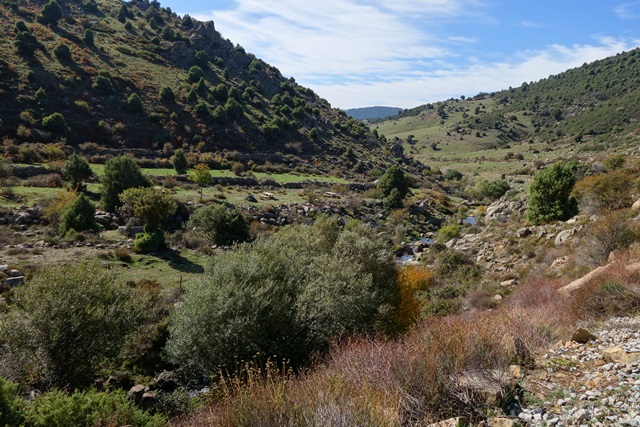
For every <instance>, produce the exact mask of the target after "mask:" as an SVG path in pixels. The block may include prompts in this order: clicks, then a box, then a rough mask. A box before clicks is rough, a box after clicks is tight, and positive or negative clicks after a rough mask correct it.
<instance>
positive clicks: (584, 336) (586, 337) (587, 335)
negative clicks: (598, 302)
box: [571, 328, 598, 344]
mask: <svg viewBox="0 0 640 427" xmlns="http://www.w3.org/2000/svg"><path fill="white" fill-rule="evenodd" d="M597 339H598V337H597V336H595V335H593V334H592V333H591V332H589V331H587V330H586V329H583V328H580V329H578V330H577V331H575V332H574V333H573V335H571V341H574V342H577V343H578V344H586V343H588V342H589V341H591V340H597Z"/></svg>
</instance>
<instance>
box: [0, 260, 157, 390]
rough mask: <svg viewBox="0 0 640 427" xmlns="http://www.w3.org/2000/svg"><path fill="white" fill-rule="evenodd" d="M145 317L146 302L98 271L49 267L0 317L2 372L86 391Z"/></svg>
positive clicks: (71, 266)
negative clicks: (86, 387) (80, 388)
mask: <svg viewBox="0 0 640 427" xmlns="http://www.w3.org/2000/svg"><path fill="white" fill-rule="evenodd" d="M146 311H147V302H146V300H145V299H144V298H143V297H142V296H141V295H140V294H139V293H138V292H137V291H136V290H135V289H132V288H131V287H129V286H126V285H125V284H124V283H122V282H120V281H119V280H117V279H116V278H115V276H114V275H113V273H111V272H110V271H109V270H106V269H105V268H104V267H102V266H100V265H97V264H88V265H78V264H77V263H71V264H68V265H58V266H47V267H46V268H44V269H42V270H40V272H39V273H38V274H36V275H35V276H34V277H33V279H32V280H30V281H29V283H28V285H27V286H20V287H17V288H16V289H15V296H14V304H13V305H12V307H11V309H10V310H9V312H8V313H3V315H2V316H0V336H1V337H2V338H0V340H1V341H2V344H3V346H2V348H1V350H0V360H1V363H0V366H2V370H3V371H4V372H3V373H4V374H5V375H7V374H11V375H10V376H12V377H21V378H25V377H30V378H34V377H35V378H34V379H36V380H37V379H39V380H40V381H41V382H43V381H47V380H50V381H51V382H52V383H53V385H55V386H58V387H69V388H71V389H74V388H79V387H85V386H88V385H90V384H91V382H92V381H93V379H94V377H95V375H96V373H97V370H98V368H99V367H104V366H105V365H106V364H107V363H108V362H109V360H113V359H114V358H115V357H116V356H117V355H118V354H119V352H120V349H121V348H122V346H123V344H124V343H125V342H126V340H127V337H128V336H129V335H130V334H131V333H132V332H133V331H135V330H136V328H137V326H138V325H140V324H141V322H142V320H143V319H144V318H145V312H146ZM7 371H9V372H7Z"/></svg>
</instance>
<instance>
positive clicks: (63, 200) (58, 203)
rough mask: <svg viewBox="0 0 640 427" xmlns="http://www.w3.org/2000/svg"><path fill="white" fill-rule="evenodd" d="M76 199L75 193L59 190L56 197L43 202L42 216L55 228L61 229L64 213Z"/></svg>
mask: <svg viewBox="0 0 640 427" xmlns="http://www.w3.org/2000/svg"><path fill="white" fill-rule="evenodd" d="M75 199H76V195H75V193H72V192H62V191H59V192H58V193H57V194H56V195H55V197H53V198H51V199H46V200H44V201H43V202H42V203H41V211H42V216H43V217H44V219H45V220H46V221H47V222H48V223H49V224H50V225H51V226H52V228H53V229H54V230H56V231H58V230H59V228H60V217H61V216H62V213H63V212H64V211H65V210H66V209H67V207H68V206H69V205H70V204H71V203H72V202H73V201H74V200H75Z"/></svg>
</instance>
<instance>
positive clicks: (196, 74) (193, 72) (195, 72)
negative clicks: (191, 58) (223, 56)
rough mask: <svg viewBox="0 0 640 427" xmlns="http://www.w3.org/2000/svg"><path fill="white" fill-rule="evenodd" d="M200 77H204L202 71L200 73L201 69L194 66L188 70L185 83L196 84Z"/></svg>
mask: <svg viewBox="0 0 640 427" xmlns="http://www.w3.org/2000/svg"><path fill="white" fill-rule="evenodd" d="M202 77H204V71H202V68H200V67H198V66H197V65H194V66H193V67H191V68H189V73H188V74H187V81H189V82H191V83H197V82H198V80H200V79H201V78H202Z"/></svg>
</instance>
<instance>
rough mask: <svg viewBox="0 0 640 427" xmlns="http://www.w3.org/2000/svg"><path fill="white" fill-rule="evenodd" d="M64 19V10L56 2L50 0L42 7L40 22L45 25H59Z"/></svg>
mask: <svg viewBox="0 0 640 427" xmlns="http://www.w3.org/2000/svg"><path fill="white" fill-rule="evenodd" d="M60 19H62V8H61V7H60V5H59V4H58V2H57V1H56V0H49V3H46V4H45V5H44V6H43V7H42V14H41V15H40V18H39V20H40V22H42V23H43V24H51V25H54V26H55V25H58V21H59V20H60Z"/></svg>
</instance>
